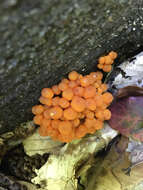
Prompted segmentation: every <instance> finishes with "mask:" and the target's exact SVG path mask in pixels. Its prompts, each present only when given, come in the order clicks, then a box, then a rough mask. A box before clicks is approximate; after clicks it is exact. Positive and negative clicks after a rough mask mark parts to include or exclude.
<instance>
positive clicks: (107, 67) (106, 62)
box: [97, 51, 117, 72]
mask: <svg viewBox="0 0 143 190" xmlns="http://www.w3.org/2000/svg"><path fill="white" fill-rule="evenodd" d="M116 58H117V53H116V52H114V51H111V52H110V53H109V54H108V55H106V56H102V57H100V58H99V60H98V65H97V67H98V68H99V69H101V70H103V71H104V72H110V71H111V69H112V64H113V63H114V60H115V59H116Z"/></svg>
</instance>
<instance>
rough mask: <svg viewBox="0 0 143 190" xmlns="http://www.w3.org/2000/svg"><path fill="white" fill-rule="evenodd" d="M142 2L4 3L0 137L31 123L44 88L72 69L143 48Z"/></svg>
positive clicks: (15, 0) (1, 9) (0, 34)
mask: <svg viewBox="0 0 143 190" xmlns="http://www.w3.org/2000/svg"><path fill="white" fill-rule="evenodd" d="M142 2H143V1H142V0H137V1H135V0H108V1H107V0H88V1H87V0H61V1H59V0H43V1H41V0H3V1H1V2H0V133H3V132H5V131H11V130H13V129H14V128H15V126H17V125H19V124H20V123H22V122H24V121H27V120H30V119H32V114H31V107H32V105H34V104H36V103H38V97H39V96H40V90H41V89H42V88H43V87H48V86H49V87H50V86H51V85H53V84H56V83H58V82H59V81H60V79H61V78H62V77H64V76H66V75H67V73H68V72H70V71H72V70H77V71H79V72H82V73H88V72H90V71H92V70H95V65H96V61H97V59H98V57H99V56H100V55H102V54H104V53H106V52H108V51H110V50H112V49H113V50H116V51H117V52H119V56H120V58H121V59H120V61H121V60H123V59H124V58H125V57H129V56H131V55H133V54H135V53H136V52H137V51H140V50H141V49H142V46H141V44H142V43H143V11H142V9H143V3H142Z"/></svg>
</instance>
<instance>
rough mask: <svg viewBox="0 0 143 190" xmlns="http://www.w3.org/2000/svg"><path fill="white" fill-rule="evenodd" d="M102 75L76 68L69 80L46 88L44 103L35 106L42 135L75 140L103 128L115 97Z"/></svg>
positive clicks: (33, 111)
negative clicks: (82, 73) (86, 73)
mask: <svg viewBox="0 0 143 190" xmlns="http://www.w3.org/2000/svg"><path fill="white" fill-rule="evenodd" d="M109 55H110V53H109ZM114 57H115V56H114ZM102 78H103V74H102V73H101V72H99V71H97V72H91V73H90V74H89V75H86V76H83V75H81V74H79V73H77V72H76V71H72V72H70V73H69V75H68V79H66V78H64V79H62V81H61V82H60V83H59V84H58V85H54V86H52V87H51V88H44V89H42V91H41V97H40V98H39V101H40V103H41V104H40V105H36V106H33V107H32V113H33V114H34V115H35V116H34V119H33V120H34V123H35V124H37V125H40V128H39V134H40V135H41V136H50V137H52V139H54V140H58V141H62V142H71V141H72V140H74V139H79V138H81V137H83V136H85V135H86V134H93V133H95V132H96V131H97V130H99V129H101V128H102V127H103V122H104V120H109V119H110V117H111V112H110V110H109V109H107V107H108V106H109V105H110V104H111V102H112V100H113V96H112V94H111V93H109V92H107V85H106V84H104V83H102Z"/></svg>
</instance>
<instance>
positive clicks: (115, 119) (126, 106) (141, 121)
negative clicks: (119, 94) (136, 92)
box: [109, 96, 143, 142]
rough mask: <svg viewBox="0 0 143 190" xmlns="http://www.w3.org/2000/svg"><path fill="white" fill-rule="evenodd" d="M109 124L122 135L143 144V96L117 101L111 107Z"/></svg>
mask: <svg viewBox="0 0 143 190" xmlns="http://www.w3.org/2000/svg"><path fill="white" fill-rule="evenodd" d="M110 110H111V113H112V116H111V119H110V120H109V124H110V126H111V127H112V128H114V129H116V130H118V131H119V132H120V133H121V134H122V135H124V136H127V137H132V138H134V139H135V140H139V141H142V142H143V96H129V97H124V98H120V99H117V100H116V101H115V102H113V104H112V105H111V106H110Z"/></svg>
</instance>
